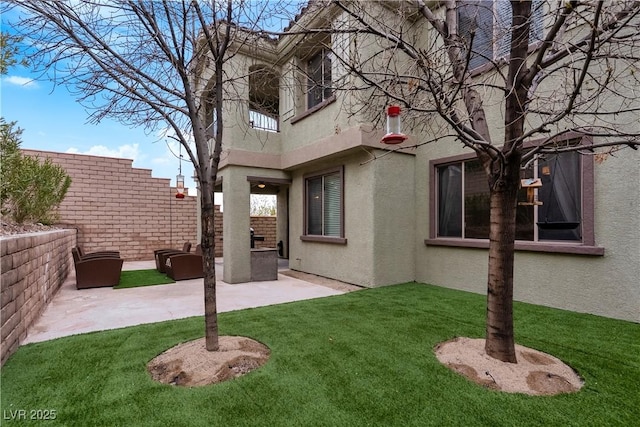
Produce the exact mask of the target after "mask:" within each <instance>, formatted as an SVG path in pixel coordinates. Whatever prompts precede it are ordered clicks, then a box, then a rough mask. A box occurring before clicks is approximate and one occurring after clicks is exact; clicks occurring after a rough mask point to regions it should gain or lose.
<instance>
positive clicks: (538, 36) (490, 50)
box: [458, 0, 543, 69]
mask: <svg viewBox="0 0 640 427" xmlns="http://www.w3.org/2000/svg"><path fill="white" fill-rule="evenodd" d="M460 3H462V4H461V6H460V7H459V8H458V29H459V30H458V31H459V33H460V35H461V36H462V38H463V39H464V40H465V42H466V44H467V46H469V45H471V58H470V63H469V69H474V68H478V67H480V66H482V65H485V64H487V63H489V62H492V61H495V60H498V59H500V58H504V57H506V56H508V55H509V50H510V45H511V21H512V16H511V3H510V2H508V1H493V0H465V1H463V2H460ZM531 17H532V19H531V30H530V33H529V44H533V43H535V42H537V41H540V40H542V37H543V0H533V2H532V4H531ZM472 36H473V41H472Z"/></svg>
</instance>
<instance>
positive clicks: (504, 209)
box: [485, 165, 519, 363]
mask: <svg viewBox="0 0 640 427" xmlns="http://www.w3.org/2000/svg"><path fill="white" fill-rule="evenodd" d="M515 169H516V170H519V168H518V166H517V165H516V166H515ZM509 181H511V180H509ZM517 192H518V186H517V185H513V183H512V182H509V183H507V182H506V181H503V182H502V183H500V184H499V185H496V186H493V187H492V189H491V231H490V232H489V278H488V285H487V324H486V344H485V351H486V352H487V354H488V355H489V356H491V357H493V358H495V359H498V360H501V361H503V362H511V363H516V362H517V361H516V354H515V342H514V336H513V261H514V250H515V233H516V215H515V213H516V209H515V206H516V203H517Z"/></svg>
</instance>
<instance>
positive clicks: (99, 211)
mask: <svg viewBox="0 0 640 427" xmlns="http://www.w3.org/2000/svg"><path fill="white" fill-rule="evenodd" d="M23 152H24V154H27V155H31V156H37V157H40V158H49V159H51V161H52V162H53V163H55V164H58V165H60V166H62V167H63V168H64V169H65V170H66V171H67V173H68V174H69V176H71V179H72V183H71V187H70V188H69V191H68V193H67V196H66V197H65V199H64V201H63V202H62V203H61V205H60V209H59V214H60V223H61V224H62V225H64V226H65V227H69V228H75V229H76V230H77V231H78V237H77V238H78V245H80V246H82V248H83V249H84V250H85V252H92V251H97V250H118V251H120V254H121V256H122V257H123V258H124V259H125V260H148V259H152V258H153V251H154V250H155V249H160V248H165V247H182V243H183V242H185V241H186V240H189V241H191V242H195V240H196V236H197V219H196V216H197V207H196V203H197V198H196V197H193V196H187V197H185V198H184V199H176V198H175V193H176V191H175V188H171V187H170V186H169V183H170V180H169V179H168V178H154V177H152V176H151V170H149V169H136V168H133V167H132V164H133V160H131V159H117V158H110V157H98V156H89V155H84V154H68V153H54V152H46V151H35V150H23Z"/></svg>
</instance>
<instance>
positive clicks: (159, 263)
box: [153, 242, 191, 273]
mask: <svg viewBox="0 0 640 427" xmlns="http://www.w3.org/2000/svg"><path fill="white" fill-rule="evenodd" d="M189 251H191V242H184V245H182V250H180V249H157V250H155V251H153V257H154V258H155V260H156V270H158V271H159V272H160V273H166V271H165V264H166V262H167V258H168V257H169V256H170V255H174V254H183V253H189Z"/></svg>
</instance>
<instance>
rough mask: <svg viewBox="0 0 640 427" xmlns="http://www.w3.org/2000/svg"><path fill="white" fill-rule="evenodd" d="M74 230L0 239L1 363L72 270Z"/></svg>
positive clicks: (21, 339) (15, 346)
mask: <svg viewBox="0 0 640 427" xmlns="http://www.w3.org/2000/svg"><path fill="white" fill-rule="evenodd" d="M75 244H76V232H75V231H74V230H59V231H48V232H41V233H30V234H23V235H17V236H3V237H1V238H0V251H1V255H2V256H1V262H2V277H1V285H0V296H1V301H2V303H1V308H0V321H1V323H2V326H1V327H0V331H1V333H0V335H1V338H2V342H1V345H0V347H1V350H0V357H1V361H0V365H4V363H5V361H6V360H7V359H8V358H9V356H11V355H12V354H13V352H15V351H16V349H17V348H18V346H19V345H20V342H22V341H23V340H24V339H25V338H26V336H27V328H28V327H29V326H30V325H31V324H32V323H33V321H34V320H35V319H36V318H37V317H38V316H39V315H40V314H41V313H42V311H44V309H45V307H46V305H47V304H48V303H49V301H51V299H52V298H53V296H54V295H55V293H56V292H57V291H58V289H60V286H61V285H62V283H63V282H64V280H65V279H66V277H67V275H68V274H69V272H70V271H71V268H73V267H72V259H71V248H72V247H73V246H75Z"/></svg>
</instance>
